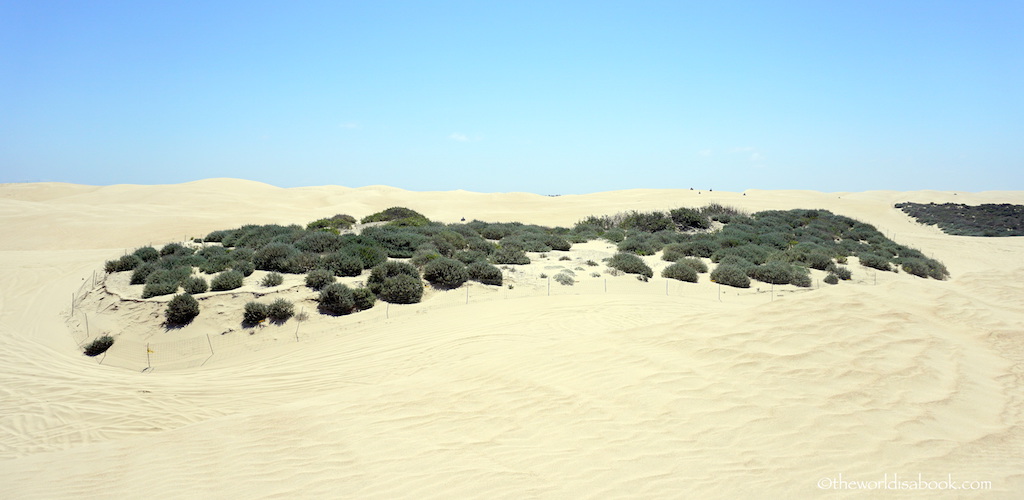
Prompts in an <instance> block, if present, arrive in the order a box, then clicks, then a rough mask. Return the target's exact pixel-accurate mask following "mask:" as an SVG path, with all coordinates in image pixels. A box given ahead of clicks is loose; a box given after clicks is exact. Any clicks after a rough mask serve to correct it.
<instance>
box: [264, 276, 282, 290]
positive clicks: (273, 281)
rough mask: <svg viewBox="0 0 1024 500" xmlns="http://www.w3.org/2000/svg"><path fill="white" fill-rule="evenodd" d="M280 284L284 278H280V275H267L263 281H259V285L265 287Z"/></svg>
mask: <svg viewBox="0 0 1024 500" xmlns="http://www.w3.org/2000/svg"><path fill="white" fill-rule="evenodd" d="M281 283H284V276H281V273H267V275H266V276H264V277H263V281H260V285H261V286H265V287H272V286H278V285H280V284H281Z"/></svg>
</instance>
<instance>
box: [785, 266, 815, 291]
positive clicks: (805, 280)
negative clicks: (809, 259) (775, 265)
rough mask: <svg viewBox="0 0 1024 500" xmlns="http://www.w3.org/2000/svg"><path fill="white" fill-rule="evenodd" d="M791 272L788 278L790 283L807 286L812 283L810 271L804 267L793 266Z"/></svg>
mask: <svg viewBox="0 0 1024 500" xmlns="http://www.w3.org/2000/svg"><path fill="white" fill-rule="evenodd" d="M792 273H793V275H792V277H791V278H790V280H789V284H790V285H794V286H799V287H803V288H808V287H810V286H811V285H812V284H813V282H812V281H811V271H810V270H809V269H807V268H806V267H803V266H793V268H792Z"/></svg>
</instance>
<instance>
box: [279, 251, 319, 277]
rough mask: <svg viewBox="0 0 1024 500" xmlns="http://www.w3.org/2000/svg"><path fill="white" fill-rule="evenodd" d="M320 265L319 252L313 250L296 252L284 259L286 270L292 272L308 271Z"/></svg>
mask: <svg viewBox="0 0 1024 500" xmlns="http://www.w3.org/2000/svg"><path fill="white" fill-rule="evenodd" d="M320 266H321V264H320V254H318V253H313V252H298V253H295V254H292V255H291V256H290V257H288V260H286V261H285V267H286V269H287V272H289V273H292V274H302V273H308V272H310V271H312V270H314V269H316V268H318V267H320Z"/></svg>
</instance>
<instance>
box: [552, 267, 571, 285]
mask: <svg viewBox="0 0 1024 500" xmlns="http://www.w3.org/2000/svg"><path fill="white" fill-rule="evenodd" d="M554 280H555V281H557V282H558V283H560V284H562V285H565V286H572V285H575V284H576V278H575V275H574V273H573V272H572V271H569V270H568V269H566V270H563V271H561V272H559V273H558V274H556V275H555V276H554Z"/></svg>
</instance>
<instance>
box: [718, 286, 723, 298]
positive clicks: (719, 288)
mask: <svg viewBox="0 0 1024 500" xmlns="http://www.w3.org/2000/svg"><path fill="white" fill-rule="evenodd" d="M718 301H719V302H721V301H722V284H721V283H719V284H718Z"/></svg>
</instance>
